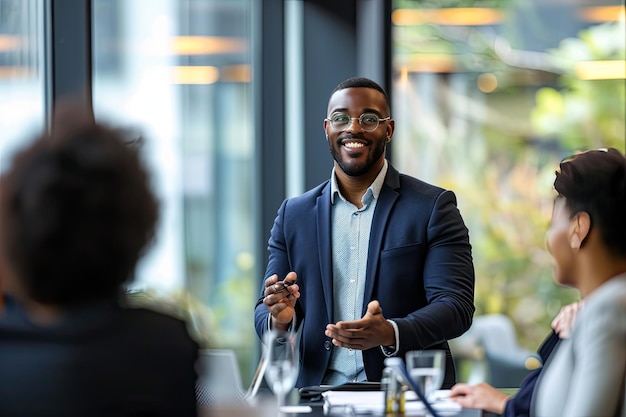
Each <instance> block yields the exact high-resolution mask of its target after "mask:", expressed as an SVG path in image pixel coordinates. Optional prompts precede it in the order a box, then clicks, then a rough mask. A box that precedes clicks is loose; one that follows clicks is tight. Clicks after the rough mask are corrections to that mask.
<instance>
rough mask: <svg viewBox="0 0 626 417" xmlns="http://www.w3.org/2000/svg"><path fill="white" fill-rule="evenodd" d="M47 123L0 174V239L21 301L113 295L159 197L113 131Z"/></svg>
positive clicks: (130, 267)
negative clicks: (21, 291)
mask: <svg viewBox="0 0 626 417" xmlns="http://www.w3.org/2000/svg"><path fill="white" fill-rule="evenodd" d="M67 117H70V116H69V114H68V116H67ZM55 122H56V126H58V128H53V129H52V131H51V132H50V133H45V132H44V133H43V134H41V135H39V136H37V137H35V138H34V140H33V142H31V143H30V145H28V146H27V147H26V148H24V149H23V150H21V151H19V152H18V153H17V154H16V155H15V156H14V158H13V160H12V163H11V166H10V168H9V170H8V171H7V172H6V173H5V174H4V175H3V176H2V181H1V182H0V187H1V189H0V190H1V191H0V239H1V245H2V250H3V251H4V255H5V258H6V260H7V262H8V264H9V265H10V266H11V269H12V271H13V272H14V273H15V275H16V279H17V280H19V283H20V287H21V288H23V289H24V290H25V292H26V295H27V296H28V297H29V298H31V299H33V300H35V301H38V302H40V303H44V304H52V305H59V306H69V305H72V304H77V303H82V302H84V301H87V300H93V299H99V298H108V297H109V296H114V295H117V294H119V293H120V292H121V290H122V284H123V283H125V282H126V281H128V280H129V279H131V278H132V276H133V273H134V269H135V266H136V263H137V261H138V259H139V258H140V257H141V255H142V253H143V251H144V250H145V248H146V247H147V245H148V243H149V242H151V241H152V239H153V236H154V232H155V225H156V222H157V219H158V203H157V200H156V198H155V196H154V194H153V192H152V190H151V186H150V181H149V175H148V172H147V170H146V169H145V168H144V166H143V164H142V162H141V158H140V155H139V153H138V152H139V150H138V149H137V148H136V147H132V146H129V145H128V144H127V143H125V136H124V135H123V134H122V133H121V131H120V130H116V129H112V128H108V127H105V126H103V125H99V124H96V123H95V122H93V121H91V120H84V121H78V122H77V121H76V120H56V121H55Z"/></svg>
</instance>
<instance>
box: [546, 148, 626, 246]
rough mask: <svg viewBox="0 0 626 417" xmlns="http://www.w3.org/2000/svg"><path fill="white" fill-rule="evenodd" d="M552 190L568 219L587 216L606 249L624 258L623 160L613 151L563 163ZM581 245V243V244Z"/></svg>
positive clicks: (625, 188) (582, 155)
mask: <svg viewBox="0 0 626 417" xmlns="http://www.w3.org/2000/svg"><path fill="white" fill-rule="evenodd" d="M554 189H555V190H556V191H557V192H558V193H559V196H561V197H564V198H565V205H566V207H567V208H568V209H569V210H570V213H571V214H572V215H575V214H577V213H580V212H586V213H589V217H590V218H591V224H592V227H597V228H598V231H599V233H600V236H601V238H602V240H603V241H604V243H605V244H606V246H607V248H608V249H609V250H610V251H612V252H613V254H614V255H616V256H626V157H624V154H622V153H621V152H620V151H618V150H617V149H614V148H609V149H606V150H593V151H587V152H582V153H579V154H577V155H574V156H572V157H569V158H566V159H564V160H563V161H562V162H561V164H560V166H559V170H558V171H557V172H556V179H555V180H554ZM583 243H584V242H583Z"/></svg>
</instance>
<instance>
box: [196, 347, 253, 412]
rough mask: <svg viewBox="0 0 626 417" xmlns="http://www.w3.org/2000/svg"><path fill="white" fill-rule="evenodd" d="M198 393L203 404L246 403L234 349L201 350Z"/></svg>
mask: <svg viewBox="0 0 626 417" xmlns="http://www.w3.org/2000/svg"><path fill="white" fill-rule="evenodd" d="M196 393H197V398H198V403H200V404H203V405H209V406H211V405H236V404H244V403H245V399H244V394H245V392H244V389H243V385H242V383H241V375H240V373H239V365H238V363H237V356H236V355H235V352H234V351H233V350H231V349H201V350H200V352H199V358H198V384H197V387H196Z"/></svg>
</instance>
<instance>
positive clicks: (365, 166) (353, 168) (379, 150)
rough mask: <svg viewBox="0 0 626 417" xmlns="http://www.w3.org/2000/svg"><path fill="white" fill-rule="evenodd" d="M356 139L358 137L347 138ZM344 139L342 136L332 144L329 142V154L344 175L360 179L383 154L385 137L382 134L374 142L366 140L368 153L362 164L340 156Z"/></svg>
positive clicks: (385, 143)
mask: <svg viewBox="0 0 626 417" xmlns="http://www.w3.org/2000/svg"><path fill="white" fill-rule="evenodd" d="M348 137H354V138H357V137H358V136H356V135H355V136H348ZM358 138H359V139H364V138H362V137H358ZM344 139H346V136H342V137H340V138H338V139H337V140H336V141H335V143H334V144H333V143H332V142H331V141H329V142H328V143H329V148H330V154H331V155H332V156H333V159H334V160H335V161H337V164H338V165H339V167H340V168H341V170H342V171H343V172H345V173H346V175H349V176H351V177H360V176H361V175H365V174H367V173H368V172H369V171H370V170H371V169H372V167H373V166H374V165H376V162H377V161H378V160H379V159H380V157H381V156H382V155H383V154H384V153H385V147H386V146H387V135H386V134H383V135H382V136H381V137H380V138H379V139H376V140H374V141H370V140H368V141H367V142H368V144H369V146H371V149H370V152H369V153H368V155H367V158H366V159H365V161H364V162H362V163H357V162H355V161H356V159H355V158H351V157H349V156H343V157H342V154H341V142H342V141H343V140H344Z"/></svg>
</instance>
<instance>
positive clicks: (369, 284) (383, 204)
mask: <svg viewBox="0 0 626 417" xmlns="http://www.w3.org/2000/svg"><path fill="white" fill-rule="evenodd" d="M398 188H400V174H399V173H398V171H396V170H395V169H394V168H393V167H392V166H391V164H389V168H388V169H387V175H386V176H385V184H384V185H383V188H382V189H381V190H380V195H379V196H378V201H377V202H376V210H375V211H374V218H373V219H372V228H371V231H370V245H369V248H368V254H367V271H366V273H365V294H364V295H363V297H364V299H363V312H362V314H365V312H366V311H367V303H368V302H369V301H370V300H371V299H372V292H373V291H374V284H375V280H376V276H375V272H376V269H377V268H378V259H379V258H380V251H381V248H382V244H383V236H384V234H385V229H386V228H387V221H388V220H389V213H391V209H392V207H393V206H394V204H395V202H396V200H397V199H398V196H399V195H400V194H399V193H398V192H397V191H396V190H397V189H398Z"/></svg>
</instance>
